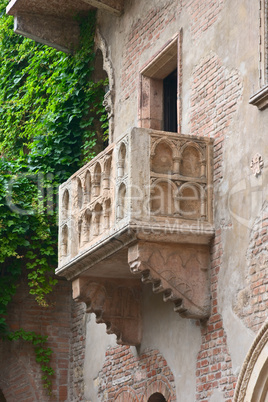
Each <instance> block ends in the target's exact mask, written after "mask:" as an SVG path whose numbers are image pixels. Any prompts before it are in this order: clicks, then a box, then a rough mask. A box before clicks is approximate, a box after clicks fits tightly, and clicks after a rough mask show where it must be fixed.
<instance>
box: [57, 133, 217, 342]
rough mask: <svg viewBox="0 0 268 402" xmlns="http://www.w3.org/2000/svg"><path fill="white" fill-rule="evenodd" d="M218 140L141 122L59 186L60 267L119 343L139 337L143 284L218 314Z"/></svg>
mask: <svg viewBox="0 0 268 402" xmlns="http://www.w3.org/2000/svg"><path fill="white" fill-rule="evenodd" d="M212 144H213V141H212V140H210V139H208V138H198V137H196V136H187V135H176V134H174V133H167V132H161V131H156V130H147V129H140V128H133V129H131V130H130V131H129V132H127V133H126V134H125V135H124V136H123V137H121V138H120V140H118V142H117V143H113V144H110V145H109V147H107V148H106V149H105V150H104V151H103V152H102V153H100V154H99V155H98V156H97V157H96V158H94V159H93V160H91V161H90V162H89V163H88V164H87V165H85V166H83V167H82V168H81V169H80V170H79V171H78V172H76V173H75V174H74V175H73V176H72V177H71V178H70V179H69V180H68V181H67V182H65V183H63V184H62V185H61V186H60V189H59V211H60V217H59V267H58V269H57V270H56V273H57V274H58V275H62V276H65V277H66V278H67V279H69V280H71V281H72V282H73V298H74V299H75V300H77V301H83V302H85V303H86V305H87V311H88V312H94V313H95V314H96V318H97V322H100V323H105V324H106V326H107V332H108V333H114V334H116V336H117V341H118V343H120V344H129V345H138V344H140V342H141V336H142V319H141V317H142V311H141V308H142V283H150V284H151V285H152V290H153V292H155V293H162V295H163V300H164V301H171V302H172V303H173V304H174V310H175V312H177V313H179V314H180V315H181V316H182V317H185V318H193V319H205V318H207V317H208V316H209V314H210V292H209V267H210V250H209V247H210V246H209V244H210V241H211V239H212V237H213V235H214V227H213V211H212V199H213V194H212V169H211V165H212Z"/></svg>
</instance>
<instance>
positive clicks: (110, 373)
mask: <svg viewBox="0 0 268 402" xmlns="http://www.w3.org/2000/svg"><path fill="white" fill-rule="evenodd" d="M155 392H159V393H162V395H164V397H165V398H166V400H167V401H169V402H170V401H175V400H176V397H175V384H174V377H173V374H172V372H171V370H170V368H169V367H168V365H167V362H166V360H165V359H164V357H163V356H162V355H161V353H160V352H159V351H158V350H146V351H145V352H144V353H142V354H141V355H140V356H138V355H135V356H134V355H133V353H132V350H131V348H130V347H128V346H118V347H114V348H110V349H108V350H107V352H106V359H105V363H104V365H103V368H102V370H101V372H100V374H99V397H100V400H101V401H104V400H105V401H111V402H114V401H117V402H132V401H144V400H146V401H147V400H148V399H149V397H150V395H152V394H153V393H155Z"/></svg>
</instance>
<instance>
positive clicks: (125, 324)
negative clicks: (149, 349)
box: [72, 277, 142, 346]
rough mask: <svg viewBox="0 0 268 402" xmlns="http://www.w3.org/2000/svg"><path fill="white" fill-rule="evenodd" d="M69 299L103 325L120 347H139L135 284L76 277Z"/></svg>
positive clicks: (138, 304) (138, 299)
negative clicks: (81, 303)
mask: <svg viewBox="0 0 268 402" xmlns="http://www.w3.org/2000/svg"><path fill="white" fill-rule="evenodd" d="M72 286H73V298H74V300H75V301H79V302H84V303H86V305H87V312H88V313H95V315H96V322H97V323H104V324H106V327H107V330H106V332H107V333H108V334H115V335H116V337H117V343H118V344H120V345H136V346H137V345H139V344H140V343H141V338H142V320H141V300H142V296H141V283H140V281H139V280H136V279H135V280H134V281H133V280H129V279H110V278H107V279H106V278H88V277H82V278H81V277H80V278H78V279H76V280H74V281H73V283H72Z"/></svg>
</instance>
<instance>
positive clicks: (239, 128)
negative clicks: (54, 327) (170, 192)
mask: <svg viewBox="0 0 268 402" xmlns="http://www.w3.org/2000/svg"><path fill="white" fill-rule="evenodd" d="M99 28H100V32H101V34H102V36H103V37H104V39H105V40H106V42H107V45H108V49H109V53H110V57H111V62H112V66H113V69H114V76H115V90H116V97H115V133H114V134H115V138H119V137H120V136H122V134H123V133H124V132H125V131H126V130H127V129H128V128H129V127H131V126H137V125H138V100H139V71H140V70H141V69H142V67H143V66H144V65H145V63H146V62H148V61H149V60H150V59H151V58H152V57H153V56H154V55H155V54H156V53H157V52H159V50H160V49H161V48H162V47H163V46H164V44H165V43H167V41H168V40H170V39H171V38H172V37H173V36H174V35H176V34H178V32H179V30H180V29H181V28H182V29H183V43H182V88H181V96H182V132H183V133H185V134H198V135H204V136H211V137H214V138H215V148H214V173H215V175H214V194H215V202H214V213H215V229H216V236H215V239H214V241H213V243H212V245H211V261H212V263H211V297H212V300H211V301H212V314H211V317H210V319H209V320H208V321H207V322H205V323H202V324H201V325H200V327H198V326H197V325H196V324H197V323H195V322H193V321H187V320H183V319H181V318H179V317H178V316H177V315H176V314H175V313H173V312H172V311H171V307H170V306H168V305H164V304H162V301H161V300H160V297H159V298H158V297H156V296H152V295H151V294H150V290H149V291H148V292H147V288H146V293H145V294H144V337H143V343H142V345H141V351H140V353H142V351H145V350H147V351H148V350H149V349H150V350H158V351H159V352H160V353H161V354H162V356H163V357H164V359H166V361H167V364H168V366H169V367H170V370H171V371H172V373H173V375H174V379H175V389H176V393H177V400H178V401H180V400H182V401H186V402H187V401H189V402H191V401H194V400H203V401H208V400H210V401H215V400H217V401H231V400H232V398H233V395H234V388H235V384H236V381H237V375H238V373H239V370H240V368H241V365H242V363H243V360H244V358H245V356H246V353H247V351H248V349H249V347H250V344H251V342H252V340H253V338H254V336H255V333H256V331H257V330H258V328H259V327H260V325H261V324H262V323H263V321H264V319H265V317H266V316H267V313H266V311H267V307H268V306H267V290H268V289H267V279H266V278H267V277H268V272H267V270H268V268H267V265H268V264H267V210H266V206H265V205H266V204H264V202H265V201H266V200H267V184H268V175H267V166H266V165H267V162H268V143H267V134H266V127H267V124H268V113H267V110H265V111H259V110H258V109H257V108H256V107H255V106H252V105H249V103H248V101H249V97H250V96H251V95H252V94H253V93H254V92H255V91H257V89H258V85H259V78H258V75H259V71H258V67H259V64H258V63H259V4H258V2H252V1H251V0H237V1H236V2H235V3H234V2H233V1H232V0H206V1H202V2H200V1H196V0H192V1H185V0H182V1H179V0H178V1H164V0H158V1H155V2H154V4H152V2H143V1H141V0H136V1H134V0H133V1H129V2H127V4H126V9H125V14H124V15H123V16H122V17H121V18H120V19H116V18H114V17H111V16H108V15H107V14H105V13H104V12H102V13H99ZM257 152H258V153H260V154H261V155H262V157H263V161H264V168H263V170H262V173H261V175H259V176H258V177H255V176H254V175H253V172H252V170H251V169H250V164H251V160H252V158H253V156H254V155H255V154H256V153H257ZM89 325H90V333H91V336H93V338H94V337H96V332H95V331H96V330H95V329H94V328H95V327H94V326H93V325H91V323H90V324H89ZM89 325H88V328H89ZM93 334H94V335H93ZM105 337H106V335H104V334H102V339H103V341H102V343H101V344H102V346H101V350H102V352H100V351H98V357H97V362H98V364H97V366H98V368H97V367H96V369H94V376H92V378H96V375H97V371H98V370H100V369H101V367H100V366H101V364H104V363H103V361H104V359H105V357H104V353H105V349H106V347H107V345H109V344H110V342H109V341H108V340H107V341H106V339H107V338H105ZM92 349H93V346H88V351H90V353H91V352H92ZM109 356H110V355H109ZM91 359H92V357H91ZM89 361H91V360H89ZM89 361H88V362H86V372H87V373H89V372H90V365H89ZM182 362H183V366H182V364H181V363H182ZM186 362H187V363H186ZM119 366H120V362H118V367H119ZM195 376H196V378H195ZM87 378H88V380H89V379H90V377H89V376H88V377H87ZM195 383H196V390H195V389H194V387H193V384H195ZM181 384H183V387H182V386H181ZM90 392H91V391H90ZM94 392H95V394H94V395H95V396H94V397H95V398H97V396H96V395H97V394H96V392H97V391H94ZM102 392H103V393H102V394H100V395H102V396H101V397H103V395H105V390H104V389H103V390H102ZM91 398H93V397H92V396H91ZM93 400H95V399H93ZM96 400H97V399H96Z"/></svg>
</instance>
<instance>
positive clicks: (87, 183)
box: [84, 169, 91, 203]
mask: <svg viewBox="0 0 268 402" xmlns="http://www.w3.org/2000/svg"><path fill="white" fill-rule="evenodd" d="M84 189H85V190H84V194H85V202H86V203H89V202H90V198H91V173H90V170H89V169H87V171H86V174H85V182H84Z"/></svg>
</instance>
